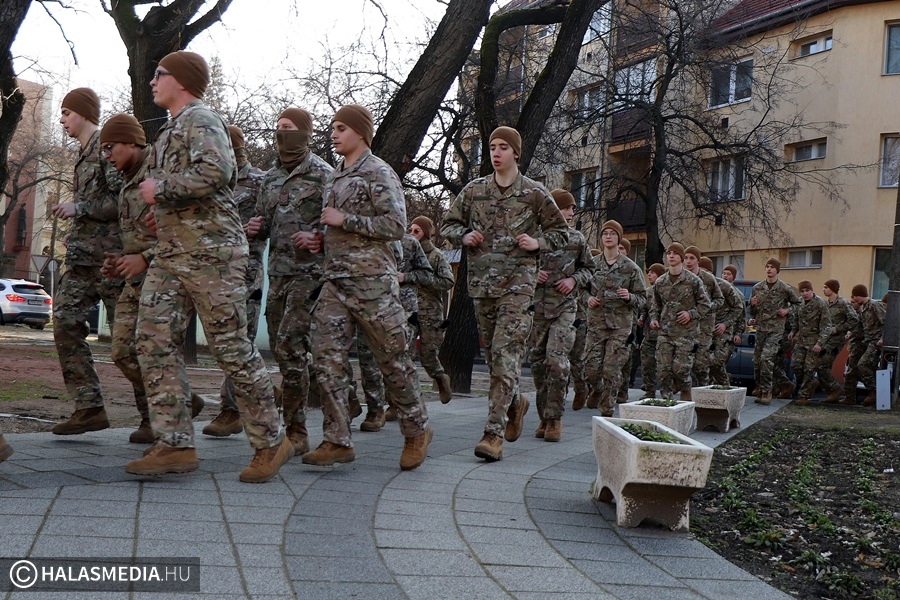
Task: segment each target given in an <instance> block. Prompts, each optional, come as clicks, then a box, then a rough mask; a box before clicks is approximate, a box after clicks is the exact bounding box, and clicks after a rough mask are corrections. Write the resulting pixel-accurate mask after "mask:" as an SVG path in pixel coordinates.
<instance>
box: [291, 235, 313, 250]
mask: <svg viewBox="0 0 900 600" xmlns="http://www.w3.org/2000/svg"><path fill="white" fill-rule="evenodd" d="M315 233H316V232H313V231H298V232H297V233H295V234H294V235H292V236H291V241H292V242H294V246H296V247H297V249H298V250H309V242H310V240H312V238H313V235H314V234H315Z"/></svg>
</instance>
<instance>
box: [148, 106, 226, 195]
mask: <svg viewBox="0 0 900 600" xmlns="http://www.w3.org/2000/svg"><path fill="white" fill-rule="evenodd" d="M180 126H181V127H183V128H184V132H183V137H181V139H183V140H184V144H183V145H179V146H176V145H175V144H174V143H173V144H170V145H169V147H168V148H167V150H166V152H167V153H168V152H172V153H185V154H186V155H187V157H186V158H187V160H186V163H187V165H188V166H187V168H185V169H183V170H179V171H176V172H173V171H167V172H166V174H165V178H164V179H161V180H159V181H157V183H156V193H155V194H154V198H156V201H157V203H159V204H169V203H173V202H180V201H184V200H195V199H200V198H207V197H209V196H212V195H213V194H215V193H216V192H217V191H219V190H221V189H222V188H224V187H227V186H228V185H230V183H231V180H232V177H233V175H234V170H235V163H234V155H233V153H232V150H231V139H230V138H229V137H228V131H227V130H226V129H225V126H224V125H223V123H222V121H221V119H219V118H217V117H216V114H215V113H213V112H212V111H211V110H195V111H192V112H191V113H190V114H189V115H186V116H185V118H184V119H183V121H182V122H181V123H180Z"/></svg>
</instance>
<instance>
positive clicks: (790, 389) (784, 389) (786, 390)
mask: <svg viewBox="0 0 900 600" xmlns="http://www.w3.org/2000/svg"><path fill="white" fill-rule="evenodd" d="M793 397H794V384H793V383H786V384H784V385H783V386H781V391H780V392H779V393H778V398H779V399H780V400H790V399H791V398H793Z"/></svg>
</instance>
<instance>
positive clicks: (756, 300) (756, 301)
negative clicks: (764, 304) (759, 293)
mask: <svg viewBox="0 0 900 600" xmlns="http://www.w3.org/2000/svg"><path fill="white" fill-rule="evenodd" d="M757 304H759V298H757V297H756V296H753V297H752V298H750V306H756V305H757Z"/></svg>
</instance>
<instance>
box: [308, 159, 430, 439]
mask: <svg viewBox="0 0 900 600" xmlns="http://www.w3.org/2000/svg"><path fill="white" fill-rule="evenodd" d="M323 204H324V206H325V207H331V208H335V209H337V210H339V211H341V212H342V213H344V222H343V226H342V227H333V226H329V227H326V228H325V234H324V248H325V261H324V265H323V272H324V279H325V283H324V284H323V286H322V293H321V294H320V295H319V299H318V302H317V304H316V309H315V312H314V313H313V325H312V350H313V370H314V372H315V374H316V377H317V379H318V382H319V385H320V387H321V389H322V400H323V403H322V412H323V413H324V420H323V424H322V428H323V431H324V438H325V441H328V442H331V443H333V444H337V445H340V446H347V447H351V448H352V447H353V441H352V439H351V437H350V427H349V423H350V420H349V416H348V413H347V402H346V398H345V396H346V394H347V388H348V386H349V384H350V382H349V379H348V377H347V374H346V372H345V369H344V358H345V357H346V355H347V352H348V350H349V348H350V345H351V343H352V338H353V334H354V331H355V328H356V327H359V329H360V330H361V331H362V332H363V334H364V335H365V336H366V340H367V342H368V345H369V348H370V349H371V350H372V353H373V354H374V356H375V360H376V362H377V363H378V366H379V368H380V369H381V373H382V375H383V377H384V384H385V386H386V387H387V390H388V393H389V395H390V398H391V400H392V401H394V402H395V403H396V407H397V411H398V417H399V421H400V431H401V432H402V434H403V436H404V437H407V438H412V437H417V436H419V435H422V434H423V433H424V432H425V430H426V427H427V426H428V413H427V411H426V409H425V403H424V402H422V399H421V397H420V394H419V380H418V376H417V374H416V368H415V365H414V364H413V362H412V361H411V360H410V359H409V357H408V354H407V352H406V347H407V346H406V344H407V333H408V332H407V328H406V314H405V311H404V310H403V307H402V306H401V304H400V289H399V287H400V286H399V285H398V283H397V262H396V259H395V258H394V254H393V252H392V251H391V250H390V248H389V247H388V243H389V242H390V241H392V240H399V239H401V238H402V237H403V234H404V232H405V230H406V203H405V200H404V197H403V190H402V189H401V187H400V180H399V179H398V178H397V175H396V173H394V171H393V170H392V169H391V168H390V166H388V165H387V163H385V162H384V161H383V160H381V159H380V158H378V157H376V156H375V155H373V154H372V152H371V151H370V150H368V149H367V150H365V151H364V152H363V153H362V155H361V156H360V157H359V158H358V159H357V160H356V162H355V163H353V164H352V165H344V164H343V163H341V165H340V166H339V168H338V169H336V170H335V171H334V172H332V174H331V176H330V178H329V180H328V183H327V184H326V186H325V192H324V197H323Z"/></svg>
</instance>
